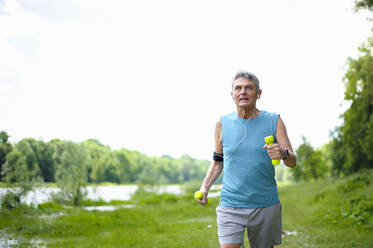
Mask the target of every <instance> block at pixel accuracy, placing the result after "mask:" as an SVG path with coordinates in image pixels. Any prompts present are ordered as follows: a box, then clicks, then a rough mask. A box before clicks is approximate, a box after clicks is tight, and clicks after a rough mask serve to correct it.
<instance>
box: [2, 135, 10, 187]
mask: <svg viewBox="0 0 373 248" xmlns="http://www.w3.org/2000/svg"><path fill="white" fill-rule="evenodd" d="M8 139H9V135H8V134H7V133H6V132H5V131H1V132H0V182H1V181H2V175H1V171H2V167H3V165H4V164H5V161H6V155H8V153H10V152H11V151H12V148H13V147H12V144H10V143H9V141H8Z"/></svg>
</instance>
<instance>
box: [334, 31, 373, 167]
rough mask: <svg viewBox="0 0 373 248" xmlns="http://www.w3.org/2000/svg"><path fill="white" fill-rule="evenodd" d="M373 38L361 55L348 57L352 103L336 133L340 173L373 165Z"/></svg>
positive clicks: (348, 88)
mask: <svg viewBox="0 0 373 248" xmlns="http://www.w3.org/2000/svg"><path fill="white" fill-rule="evenodd" d="M372 48H373V37H372V38H370V39H368V43H367V44H365V45H363V46H361V47H360V48H359V51H360V52H361V56H359V57H358V58H357V59H352V58H350V59H349V60H348V66H349V67H348V70H347V72H346V74H345V78H344V80H345V87H346V90H345V99H346V100H347V101H350V102H351V105H350V107H349V108H348V109H347V110H346V111H345V113H344V114H343V115H342V117H343V119H344V123H343V125H342V126H340V127H338V128H337V129H336V131H335V133H334V137H333V140H332V141H331V145H330V146H331V147H332V150H333V153H334V154H335V155H334V156H333V157H332V160H333V169H334V170H335V171H337V173H336V174H339V173H341V172H342V173H344V174H349V173H351V172H357V171H359V170H361V169H363V168H373V155H372V151H373V84H372V82H373V55H372V54H371V51H372Z"/></svg>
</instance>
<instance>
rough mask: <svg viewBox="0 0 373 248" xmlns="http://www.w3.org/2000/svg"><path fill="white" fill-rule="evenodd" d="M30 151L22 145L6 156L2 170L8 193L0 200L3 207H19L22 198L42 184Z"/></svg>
mask: <svg viewBox="0 0 373 248" xmlns="http://www.w3.org/2000/svg"><path fill="white" fill-rule="evenodd" d="M28 151H29V150H28V147H27V146H23V144H21V145H19V146H16V148H15V149H13V150H12V151H11V152H10V153H8V155H7V156H6V162H5V164H4V166H3V168H2V169H3V170H2V176H3V181H4V183H5V187H6V192H5V194H3V195H2V196H1V199H0V202H1V206H2V207H5V208H14V207H18V206H19V205H20V204H21V200H22V197H25V196H26V195H27V193H28V192H30V191H32V190H33V189H34V188H35V187H36V186H37V185H38V183H39V182H40V178H39V177H38V168H37V167H36V165H35V164H34V163H33V158H32V156H31V157H30V156H28V155H29V154H27V153H28ZM22 152H23V153H22ZM24 153H26V155H25V154H24Z"/></svg>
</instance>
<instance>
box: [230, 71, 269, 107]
mask: <svg viewBox="0 0 373 248" xmlns="http://www.w3.org/2000/svg"><path fill="white" fill-rule="evenodd" d="M261 94H262V90H261V89H260V86H259V80H258V78H257V77H256V76H255V75H254V74H252V73H250V72H245V71H240V72H238V73H237V74H236V75H235V77H234V78H233V81H232V93H231V95H232V98H233V100H234V101H235V103H236V105H237V106H238V107H243V108H251V107H254V108H255V106H256V100H257V99H259V98H260V95H261Z"/></svg>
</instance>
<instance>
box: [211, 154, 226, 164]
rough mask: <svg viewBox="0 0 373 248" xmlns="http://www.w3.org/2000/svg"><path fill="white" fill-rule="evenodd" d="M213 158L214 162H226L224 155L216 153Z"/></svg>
mask: <svg viewBox="0 0 373 248" xmlns="http://www.w3.org/2000/svg"><path fill="white" fill-rule="evenodd" d="M212 158H213V159H214V161H218V162H221V161H224V156H223V154H220V153H216V152H214V156H213V157H212Z"/></svg>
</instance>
